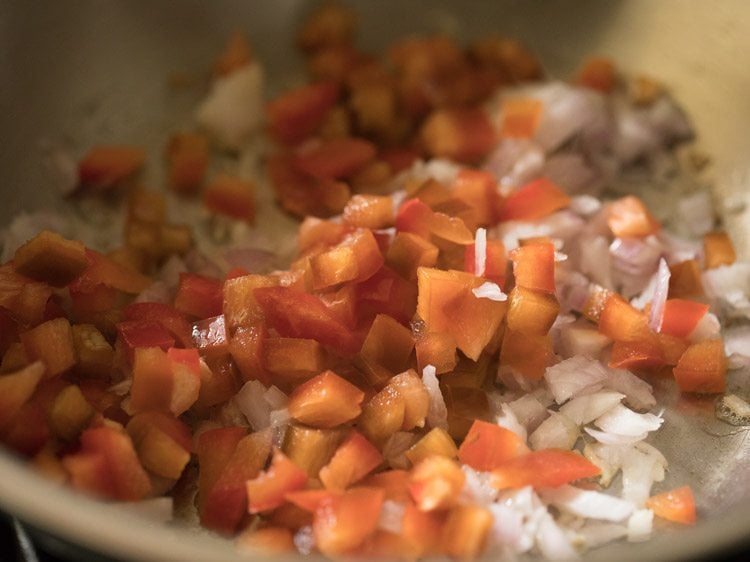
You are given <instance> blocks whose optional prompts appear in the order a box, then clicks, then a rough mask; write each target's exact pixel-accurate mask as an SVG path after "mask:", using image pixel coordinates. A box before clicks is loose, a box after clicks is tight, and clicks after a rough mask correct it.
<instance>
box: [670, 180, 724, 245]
mask: <svg viewBox="0 0 750 562" xmlns="http://www.w3.org/2000/svg"><path fill="white" fill-rule="evenodd" d="M677 216H678V217H679V224H680V225H684V226H685V228H686V229H687V231H688V233H689V234H690V235H691V236H694V237H699V236H703V235H704V234H707V233H709V232H711V230H713V228H714V222H715V221H714V207H713V201H712V199H711V194H710V193H709V191H707V190H700V191H696V192H695V193H693V194H691V195H685V196H683V197H681V198H680V200H679V201H678V202H677Z"/></svg>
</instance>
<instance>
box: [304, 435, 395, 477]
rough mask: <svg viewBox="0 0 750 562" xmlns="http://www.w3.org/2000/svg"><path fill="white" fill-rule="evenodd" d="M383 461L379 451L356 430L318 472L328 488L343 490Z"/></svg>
mask: <svg viewBox="0 0 750 562" xmlns="http://www.w3.org/2000/svg"><path fill="white" fill-rule="evenodd" d="M382 462H383V456H382V455H381V454H380V451H378V449H377V448H376V447H375V445H373V444H372V443H370V442H369V441H368V440H367V438H366V437H365V436H364V435H362V434H361V433H359V432H358V431H356V430H352V431H351V433H349V436H348V437H347V438H346V439H345V440H344V442H343V443H341V445H340V446H339V448H338V449H336V452H335V453H334V454H333V457H332V458H331V460H330V462H329V463H328V464H327V465H326V466H324V467H323V468H322V469H321V470H320V473H319V478H320V481H321V482H323V485H324V486H325V487H326V488H327V489H329V490H345V489H347V488H348V487H349V486H351V485H352V484H355V483H357V482H358V481H360V480H361V479H362V478H364V477H365V476H367V475H368V474H369V473H370V472H372V471H373V470H375V469H376V468H377V467H378V466H380V464H381V463H382Z"/></svg>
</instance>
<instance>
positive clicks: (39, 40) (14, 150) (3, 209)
mask: <svg viewBox="0 0 750 562" xmlns="http://www.w3.org/2000/svg"><path fill="white" fill-rule="evenodd" d="M355 4H356V8H357V11H358V12H359V13H360V15H361V19H360V21H361V27H362V30H361V33H360V39H361V42H362V44H363V46H364V47H366V48H370V49H377V48H378V47H382V46H383V45H385V44H387V43H388V42H390V41H392V40H394V39H395V38H397V37H400V36H403V35H405V34H408V33H414V32H422V31H435V30H442V31H448V32H450V33H454V34H456V35H458V36H459V37H463V38H468V37H471V36H472V35H475V34H483V33H487V32H491V31H495V32H501V33H507V34H510V35H515V36H518V37H520V38H522V39H524V40H525V41H526V42H527V43H528V44H529V45H530V46H531V47H532V48H533V49H534V50H535V51H537V52H538V53H539V55H540V57H541V59H542V60H543V61H544V62H545V64H546V65H547V67H548V70H549V71H550V73H552V74H557V75H562V76H566V75H568V74H569V73H570V72H571V71H572V70H573V69H574V68H575V67H576V65H577V64H578V63H579V62H580V60H581V59H582V58H583V57H584V56H586V55H587V54H590V53H600V54H604V55H609V56H612V57H613V58H614V59H615V60H616V61H617V62H618V63H619V64H620V66H622V67H623V68H624V69H626V70H632V71H643V72H645V73H648V74H651V75H653V76H656V77H658V78H659V79H661V80H662V81H663V82H665V83H666V84H668V85H669V86H670V89H671V90H672V92H673V94H674V95H675V97H676V98H677V99H678V100H679V102H680V103H682V104H683V105H684V106H685V107H686V109H687V110H688V113H689V114H690V116H691V117H692V119H693V122H694V125H695V128H696V130H697V132H698V135H699V144H700V147H701V148H702V150H703V151H705V152H707V153H709V154H710V155H711V156H712V161H713V164H712V167H711V170H710V175H711V177H712V179H713V181H714V186H715V193H716V197H717V201H719V202H720V204H719V208H725V209H729V211H728V212H727V214H726V215H725V217H724V220H725V224H726V225H727V227H728V228H729V230H730V231H731V232H732V234H733V238H734V240H735V242H736V244H737V246H738V248H739V250H740V253H741V254H742V255H743V256H745V257H748V255H749V253H750V246H749V243H748V233H749V232H750V216H748V213H747V212H746V211H745V210H744V208H745V205H746V204H747V203H748V199H750V134H748V125H750V95H748V92H750V67H749V66H748V63H747V57H748V54H750V3H747V2H745V1H744V0H723V1H721V2H704V1H702V0H660V1H659V2H655V1H650V0H620V1H618V0H610V1H597V0H586V1H576V2H574V1H549V2H523V1H521V0H506V1H495V2H490V1H487V2H480V1H472V2H458V1H456V2H449V1H447V0H439V1H430V2H427V1H409V2H399V1H398V0H387V1H384V0H380V1H378V2H365V1H362V2H355ZM309 8H310V5H308V4H306V3H304V2H303V1H301V0H277V1H271V0H269V1H260V0H256V1H254V2H242V1H239V0H237V1H230V0H220V1H219V0H214V1H212V2H202V1H199V0H183V1H180V2H175V1H166V0H164V1H145V0H143V1H141V0H137V1H129V2H116V1H114V0H71V1H68V2H42V1H40V2H24V1H22V0H17V1H6V2H2V3H0V84H1V85H0V132H1V133H2V135H3V138H2V145H1V146H2V148H0V170H2V172H3V176H2V183H0V191H1V192H2V205H0V221H2V224H5V223H6V222H7V221H8V220H9V218H10V217H11V216H13V215H14V214H16V213H18V212H19V211H21V210H25V209H32V208H37V207H39V206H43V205H48V206H49V205H55V204H58V203H59V195H58V194H57V193H56V188H55V184H56V182H57V181H58V180H57V179H56V178H55V177H54V174H53V172H52V171H51V169H50V168H49V167H47V166H45V161H46V159H47V158H48V157H49V153H48V151H49V147H50V146H53V147H54V146H61V145H64V146H66V147H67V148H69V149H72V150H76V149H83V148H85V147H86V146H88V145H90V144H93V143H97V142H107V141H121V142H132V143H137V144H144V143H145V144H147V145H148V146H150V147H151V148H153V154H160V150H161V147H162V146H163V144H164V140H165V138H166V135H167V133H168V131H170V130H172V129H174V128H175V127H177V126H179V125H180V123H182V122H183V121H184V120H185V118H186V116H187V115H188V111H189V110H190V108H191V107H193V105H194V103H195V102H196V101H197V99H198V98H199V97H200V95H201V93H202V87H201V86H200V85H198V86H193V87H191V88H186V89H182V90H175V89H173V88H170V86H169V81H170V77H174V76H175V75H176V74H180V75H182V77H183V78H184V77H188V78H192V79H195V80H196V81H197V84H201V80H203V79H204V78H205V77H206V74H205V69H207V68H209V66H210V63H211V61H212V58H213V56H214V55H215V53H216V52H217V51H218V49H219V48H220V47H221V45H222V44H223V41H224V40H225V38H226V37H227V35H228V33H229V32H230V31H232V30H234V29H240V30H242V31H246V32H247V34H248V36H249V37H250V38H251V39H252V42H253V44H254V46H255V48H256V50H257V53H258V57H259V58H260V60H262V61H263V62H264V64H265V65H266V69H267V70H268V73H269V75H270V76H271V78H272V84H273V85H274V86H275V87H276V88H280V87H283V86H284V85H287V84H289V83H291V82H292V81H293V80H294V77H295V76H296V75H297V73H298V72H299V70H300V64H299V59H298V58H297V55H296V53H295V52H294V48H293V42H292V37H293V30H294V28H295V26H296V25H297V24H298V23H299V21H300V19H301V17H302V16H303V14H304V12H305V11H306V10H308V9H309ZM151 168H152V169H157V168H158V166H152V167H151ZM147 180H148V181H153V182H158V181H159V177H158V175H156V173H155V175H154V176H153V177H151V178H147ZM722 201H723V202H727V201H731V205H724V206H722V204H721V202H722ZM746 379H747V376H746V374H743V373H736V374H734V375H733V376H732V379H731V381H732V385H734V386H744V385H745V383H746ZM670 401H671V402H672V406H671V407H670V408H669V410H668V412H667V414H666V417H667V423H666V424H665V427H664V429H663V430H662V431H661V432H660V435H659V441H658V443H657V445H658V446H659V447H660V448H661V449H662V450H663V451H664V452H665V453H666V454H667V456H668V457H669V459H670V474H669V476H668V481H667V482H666V483H665V485H667V486H668V485H669V484H670V483H674V484H675V485H677V484H681V483H685V482H688V483H690V484H692V485H693V487H694V489H695V490H696V492H697V494H696V495H697V502H698V507H699V512H700V515H701V520H702V521H701V523H700V524H698V525H697V526H696V527H695V528H691V529H688V530H684V531H669V532H665V533H660V534H657V536H656V537H655V538H654V539H653V540H652V541H650V542H648V543H643V544H615V545H611V546H609V547H606V548H604V549H600V550H598V551H595V552H593V553H591V554H590V556H589V557H587V558H590V559H591V560H600V559H601V560H616V559H639V560H672V559H674V560H676V559H685V558H695V557H704V556H708V555H709V553H713V554H716V553H717V552H718V551H720V550H721V549H723V548H727V547H730V546H732V545H736V544H738V543H739V542H741V541H743V540H744V539H746V538H750V442H748V441H747V439H746V437H747V431H746V430H744V429H741V428H740V429H739V430H738V429H737V428H732V427H730V426H727V425H724V424H722V423H720V422H717V421H716V420H714V419H713V417H712V416H711V415H710V414H705V413H704V414H700V413H692V414H688V415H686V414H685V413H684V412H685V407H684V406H685V404H684V403H680V402H679V398H678V397H677V396H672V397H671V398H670ZM0 507H2V509H4V510H6V511H8V512H10V513H13V514H15V515H17V516H18V517H20V518H21V519H23V520H25V521H27V522H29V523H31V524H33V525H34V526H36V527H38V528H41V529H44V530H46V531H47V532H49V533H51V534H53V535H57V536H59V537H61V538H64V539H66V540H68V541H71V542H74V543H77V544H80V545H82V546H84V547H86V548H89V549H91V550H93V551H96V552H101V553H106V554H108V555H110V556H115V557H121V558H124V559H139V560H205V561H209V560H232V559H234V558H236V554H235V553H234V551H233V549H232V547H231V545H230V544H229V543H228V542H227V541H221V540H218V539H216V538H213V537H211V536H210V535H208V534H207V533H205V532H202V531H198V530H195V529H184V528H180V527H174V526H173V527H165V526H162V525H155V524H150V523H147V522H145V521H143V520H140V519H136V518H134V517H131V516H127V515H124V514H122V513H121V512H119V511H115V510H113V509H112V508H110V507H106V506H103V505H101V504H99V503H96V502H92V501H90V500H87V499H85V498H81V497H78V496H75V495H73V494H71V493H69V492H67V491H66V490H62V489H59V488H57V487H55V486H53V485H51V484H49V483H47V482H45V481H43V480H41V479H40V478H38V477H37V476H36V475H34V474H33V473H32V472H31V471H30V470H28V469H27V468H25V467H24V466H23V464H21V463H19V462H18V461H17V460H15V459H14V458H12V457H10V456H8V455H6V454H4V453H3V454H0Z"/></svg>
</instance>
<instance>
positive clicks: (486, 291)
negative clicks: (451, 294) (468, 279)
mask: <svg viewBox="0 0 750 562" xmlns="http://www.w3.org/2000/svg"><path fill="white" fill-rule="evenodd" d="M471 292H472V293H473V294H474V296H475V297H476V298H478V299H489V300H491V301H496V302H505V301H507V300H508V295H506V294H505V293H503V291H502V289H500V287H499V286H498V284H497V283H492V282H491V281H485V282H484V283H482V284H481V285H480V286H479V287H476V288H475V289H472V290H471Z"/></svg>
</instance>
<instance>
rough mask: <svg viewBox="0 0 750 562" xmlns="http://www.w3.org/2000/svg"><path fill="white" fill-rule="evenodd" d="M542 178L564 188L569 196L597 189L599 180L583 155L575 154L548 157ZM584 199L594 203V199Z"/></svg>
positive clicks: (568, 153) (567, 153) (559, 154)
mask: <svg viewBox="0 0 750 562" xmlns="http://www.w3.org/2000/svg"><path fill="white" fill-rule="evenodd" d="M542 176H544V177H546V178H547V179H549V180H551V181H552V182H554V183H556V184H557V185H562V186H565V191H566V193H570V194H573V193H581V192H584V191H590V190H592V187H593V188H596V187H598V186H597V185H596V183H597V180H598V179H599V174H597V172H596V170H595V169H594V168H593V167H592V166H591V165H590V164H589V163H588V162H587V161H586V159H585V158H584V157H583V155H581V154H577V153H575V152H566V153H558V154H554V155H552V156H550V157H549V158H548V159H547V162H546V164H545V165H544V169H543V170H542ZM584 197H589V198H590V199H591V200H594V201H596V199H595V198H594V197H591V196H584ZM574 199H575V198H574ZM579 214H580V213H579Z"/></svg>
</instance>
